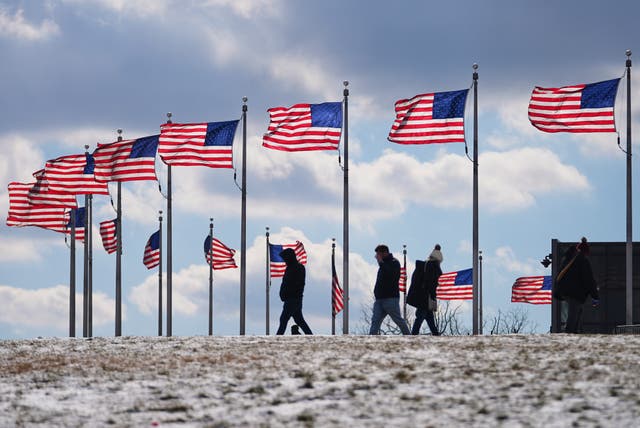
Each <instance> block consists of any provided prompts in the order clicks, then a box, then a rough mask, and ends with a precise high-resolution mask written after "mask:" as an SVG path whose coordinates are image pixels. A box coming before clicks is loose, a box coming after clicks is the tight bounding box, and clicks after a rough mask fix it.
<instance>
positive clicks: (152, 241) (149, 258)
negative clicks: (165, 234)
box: [142, 230, 160, 269]
mask: <svg viewBox="0 0 640 428" xmlns="http://www.w3.org/2000/svg"><path fill="white" fill-rule="evenodd" d="M142 263H144V265H145V266H146V267H147V269H153V268H154V267H156V266H158V265H159V264H160V231H159V230H158V231H157V232H155V233H153V234H152V235H151V236H150V237H149V240H148V241H147V245H146V246H145V247H144V257H143V258H142Z"/></svg>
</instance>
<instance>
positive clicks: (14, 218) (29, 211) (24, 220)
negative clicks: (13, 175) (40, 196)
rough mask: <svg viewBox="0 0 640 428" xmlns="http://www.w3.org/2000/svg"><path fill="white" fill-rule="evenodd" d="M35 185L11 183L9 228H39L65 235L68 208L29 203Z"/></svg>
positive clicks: (9, 187)
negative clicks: (30, 193)
mask: <svg viewBox="0 0 640 428" xmlns="http://www.w3.org/2000/svg"><path fill="white" fill-rule="evenodd" d="M34 184H35V183H16V182H13V183H9V186H8V189H9V215H8V216H7V226H12V227H23V226H38V227H41V228H43V229H49V230H53V231H55V232H60V233H65V232H66V230H67V223H68V222H69V214H68V212H67V209H66V208H62V207H56V206H47V205H42V206H38V207H36V206H34V205H31V204H30V203H29V191H30V190H31V189H32V188H33V186H34Z"/></svg>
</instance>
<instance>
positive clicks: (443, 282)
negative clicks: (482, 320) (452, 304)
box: [436, 272, 473, 300]
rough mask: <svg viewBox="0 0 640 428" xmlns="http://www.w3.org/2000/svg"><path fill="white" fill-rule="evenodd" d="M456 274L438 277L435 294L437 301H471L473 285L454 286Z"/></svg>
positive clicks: (451, 273)
mask: <svg viewBox="0 0 640 428" xmlns="http://www.w3.org/2000/svg"><path fill="white" fill-rule="evenodd" d="M457 275H458V272H448V273H443V274H442V275H440V278H439V279H438V287H437V289H436V293H437V296H438V300H473V284H463V285H455V280H456V276H457Z"/></svg>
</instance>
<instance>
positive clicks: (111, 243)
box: [100, 219, 118, 254]
mask: <svg viewBox="0 0 640 428" xmlns="http://www.w3.org/2000/svg"><path fill="white" fill-rule="evenodd" d="M116 220H117V219H113V220H107V221H103V222H102V223H100V236H101V237H102V246H103V247H104V250H105V251H106V252H107V254H111V253H113V252H115V251H116V250H117V249H118V239H117V237H116Z"/></svg>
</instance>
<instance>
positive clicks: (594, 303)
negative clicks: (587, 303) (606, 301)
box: [591, 299, 600, 308]
mask: <svg viewBox="0 0 640 428" xmlns="http://www.w3.org/2000/svg"><path fill="white" fill-rule="evenodd" d="M599 304H600V300H598V299H591V306H593V307H594V308H597V307H598V305H599Z"/></svg>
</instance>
